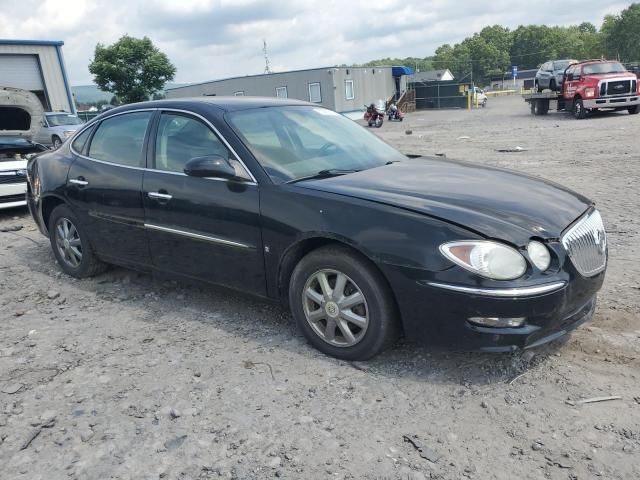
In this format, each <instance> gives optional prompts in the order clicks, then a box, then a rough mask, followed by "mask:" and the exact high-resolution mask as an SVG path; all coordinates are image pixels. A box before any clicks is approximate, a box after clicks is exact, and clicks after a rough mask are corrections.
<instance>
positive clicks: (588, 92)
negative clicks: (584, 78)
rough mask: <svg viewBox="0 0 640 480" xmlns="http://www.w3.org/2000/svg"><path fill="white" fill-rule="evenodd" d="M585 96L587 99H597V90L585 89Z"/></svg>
mask: <svg viewBox="0 0 640 480" xmlns="http://www.w3.org/2000/svg"><path fill="white" fill-rule="evenodd" d="M584 94H585V96H587V97H595V95H596V89H595V88H592V87H589V88H585V89H584Z"/></svg>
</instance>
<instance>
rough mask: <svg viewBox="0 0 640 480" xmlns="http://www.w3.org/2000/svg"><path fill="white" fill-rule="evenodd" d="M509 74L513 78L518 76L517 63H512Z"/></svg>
mask: <svg viewBox="0 0 640 480" xmlns="http://www.w3.org/2000/svg"><path fill="white" fill-rule="evenodd" d="M511 75H512V76H513V79H514V80H515V79H516V77H517V76H518V65H512V66H511Z"/></svg>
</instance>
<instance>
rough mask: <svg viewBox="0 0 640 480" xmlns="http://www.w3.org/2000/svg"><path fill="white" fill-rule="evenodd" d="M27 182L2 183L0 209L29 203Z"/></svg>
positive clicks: (0, 186)
mask: <svg viewBox="0 0 640 480" xmlns="http://www.w3.org/2000/svg"><path fill="white" fill-rule="evenodd" d="M26 194H27V184H26V183H24V182H22V183H8V184H3V185H0V210H2V209H5V208H14V207H23V206H25V205H26V204H27V197H26Z"/></svg>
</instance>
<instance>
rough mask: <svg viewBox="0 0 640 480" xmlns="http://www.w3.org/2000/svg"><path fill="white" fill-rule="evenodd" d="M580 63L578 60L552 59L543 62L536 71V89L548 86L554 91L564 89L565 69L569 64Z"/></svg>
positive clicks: (540, 89) (541, 89)
mask: <svg viewBox="0 0 640 480" xmlns="http://www.w3.org/2000/svg"><path fill="white" fill-rule="evenodd" d="M574 63H578V61H577V60H552V61H548V62H545V63H543V64H542V66H541V67H540V69H539V70H538V73H536V90H537V91H538V92H541V91H543V90H544V89H545V88H548V89H549V90H552V91H556V90H557V91H560V90H562V81H563V79H564V71H565V70H566V69H567V67H568V66H569V65H573V64H574Z"/></svg>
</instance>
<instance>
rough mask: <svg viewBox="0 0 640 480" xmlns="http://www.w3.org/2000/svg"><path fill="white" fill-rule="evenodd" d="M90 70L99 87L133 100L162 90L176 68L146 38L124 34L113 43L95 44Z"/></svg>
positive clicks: (124, 98)
mask: <svg viewBox="0 0 640 480" xmlns="http://www.w3.org/2000/svg"><path fill="white" fill-rule="evenodd" d="M89 72H91V73H92V74H93V75H94V79H93V81H94V82H95V83H96V84H97V85H98V86H99V87H100V89H101V90H105V91H107V92H112V93H114V94H115V95H116V96H117V97H118V99H120V100H121V101H122V102H124V103H132V102H141V101H144V100H147V99H148V98H149V97H150V96H151V95H153V94H154V93H157V92H159V91H161V90H162V88H163V87H164V84H165V83H166V82H168V81H170V80H173V77H174V75H175V73H176V68H175V67H174V66H173V65H172V64H171V62H170V61H169V59H168V58H167V56H166V55H165V54H164V53H162V52H161V51H160V50H158V49H157V48H156V47H155V46H154V45H153V43H152V42H151V40H150V39H149V38H147V37H144V38H142V39H139V38H134V37H130V36H128V35H124V36H122V37H121V38H120V39H119V40H118V41H117V42H116V43H114V44H113V45H109V46H105V45H102V44H100V43H99V44H97V45H96V50H95V56H94V58H93V61H92V62H91V63H90V64H89Z"/></svg>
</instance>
